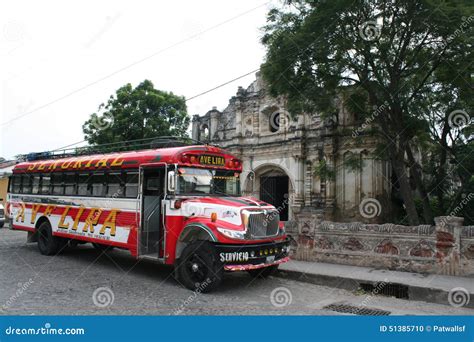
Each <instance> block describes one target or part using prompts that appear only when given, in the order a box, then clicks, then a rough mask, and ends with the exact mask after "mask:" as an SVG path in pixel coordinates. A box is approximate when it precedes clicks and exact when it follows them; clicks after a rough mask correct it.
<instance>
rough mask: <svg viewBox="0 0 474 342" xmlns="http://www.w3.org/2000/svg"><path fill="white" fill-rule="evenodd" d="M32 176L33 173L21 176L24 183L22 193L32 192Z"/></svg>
mask: <svg viewBox="0 0 474 342" xmlns="http://www.w3.org/2000/svg"><path fill="white" fill-rule="evenodd" d="M32 178H33V177H32V176H31V175H22V176H21V184H22V187H21V188H22V189H21V193H22V194H31V181H32Z"/></svg>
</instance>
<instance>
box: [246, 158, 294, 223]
mask: <svg viewBox="0 0 474 342" xmlns="http://www.w3.org/2000/svg"><path fill="white" fill-rule="evenodd" d="M247 172H248V173H247V175H246V177H245V181H244V184H243V187H242V192H243V195H244V196H250V197H256V198H259V199H260V200H262V201H264V202H267V203H270V204H272V205H274V206H275V208H277V209H278V211H279V213H280V220H281V221H288V220H289V219H291V218H292V212H291V198H292V196H291V194H292V193H293V189H294V184H293V179H291V177H289V176H288V174H287V173H286V172H285V170H283V169H282V168H281V167H280V166H279V165H277V164H273V163H272V164H264V165H260V166H257V167H256V168H255V169H254V170H253V171H247Z"/></svg>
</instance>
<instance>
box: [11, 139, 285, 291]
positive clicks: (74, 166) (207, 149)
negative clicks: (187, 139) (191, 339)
mask: <svg viewBox="0 0 474 342" xmlns="http://www.w3.org/2000/svg"><path fill="white" fill-rule="evenodd" d="M241 171H242V165H241V161H240V160H238V159H237V158H236V157H234V156H232V155H230V154H229V153H227V152H225V151H224V150H222V149H220V148H218V147H215V146H208V145H203V146H181V147H173V148H161V149H149V150H143V151H134V152H121V153H113V154H101V155H88V156H71V157H67V158H61V159H49V160H34V161H28V162H22V163H20V164H18V165H16V166H15V168H14V169H13V175H12V177H11V178H10V183H9V194H8V208H9V210H8V213H9V217H10V219H11V222H12V225H11V227H12V229H15V230H24V231H27V232H28V240H27V241H28V242H37V243H38V248H39V251H40V252H41V253H42V254H44V255H55V254H57V253H59V252H60V251H61V250H62V249H63V248H67V247H68V246H71V245H74V244H77V243H87V242H91V243H92V244H93V245H94V246H95V247H96V248H98V249H100V250H102V251H103V252H108V250H109V249H111V248H114V247H118V248H122V249H127V250H129V251H130V253H131V254H132V256H134V257H136V258H139V259H140V258H145V259H152V260H156V261H157V262H159V263H163V264H170V265H174V266H175V275H176V277H177V279H178V281H179V282H181V283H182V284H183V285H185V286H186V287H188V288H190V289H196V288H199V289H200V290H201V291H202V292H206V291H210V290H211V289H214V288H215V287H216V286H217V285H218V284H219V283H220V281H221V280H222V277H223V273H224V271H239V270H240V271H244V270H245V271H248V272H249V273H250V274H252V275H253V276H267V275H269V274H271V273H272V272H273V271H274V270H275V269H276V268H277V267H278V265H279V264H281V263H284V262H286V261H288V253H289V239H288V238H287V236H286V234H285V231H284V227H283V224H282V223H281V222H280V220H279V213H278V211H277V209H276V208H275V207H274V206H272V205H269V204H267V203H264V202H262V201H260V200H258V199H254V198H246V197H241V196H240V173H241Z"/></svg>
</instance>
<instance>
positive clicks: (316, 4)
mask: <svg viewBox="0 0 474 342" xmlns="http://www.w3.org/2000/svg"><path fill="white" fill-rule="evenodd" d="M472 13H473V6H472V2H471V3H469V2H464V1H456V0H447V1H434V0H395V1H388V0H373V1H364V0H356V1H353V0H332V1H327V0H306V1H305V0H299V1H286V2H285V3H284V6H283V7H282V8H280V9H272V10H271V11H270V12H269V14H268V21H267V22H268V23H267V25H266V26H265V27H264V31H265V34H264V36H263V38H262V42H263V43H264V44H265V45H266V47H267V55H266V62H265V63H264V64H263V65H262V72H263V76H264V77H265V79H266V80H267V81H268V83H269V84H270V91H271V93H272V94H274V95H281V94H283V95H286V96H287V98H288V106H289V110H290V112H291V113H292V114H293V115H298V113H301V112H303V111H318V112H320V113H322V114H323V115H328V116H332V115H333V114H334V113H335V111H337V107H336V104H335V102H334V101H333V99H334V98H336V97H337V96H340V95H341V94H343V93H345V92H344V91H343V89H347V90H349V93H350V94H352V95H350V96H346V97H345V99H346V101H347V102H348V103H345V105H346V106H347V107H348V108H351V107H357V108H358V114H359V116H360V118H361V119H363V118H364V116H365V115H368V109H369V108H381V110H380V112H379V113H378V115H376V117H375V118H374V123H375V124H376V126H377V127H378V135H380V136H381V137H382V139H383V145H384V147H385V149H384V150H385V154H386V155H387V158H388V160H390V162H391V165H392V169H393V171H394V174H395V176H396V178H397V182H396V183H397V187H398V191H399V194H400V197H401V198H402V200H403V204H404V207H405V210H406V214H407V218H408V222H409V223H410V224H418V223H419V221H420V220H419V215H418V211H417V207H416V196H414V195H415V194H418V195H419V197H420V198H419V199H420V200H421V201H422V203H423V205H422V208H423V217H424V220H425V221H431V220H432V210H431V209H432V208H431V205H430V197H429V196H430V192H429V190H428V189H427V188H426V186H427V185H426V182H425V181H423V177H422V171H423V170H422V168H421V166H420V165H418V163H417V161H416V159H415V157H414V154H413V151H412V149H413V146H414V145H418V144H420V143H422V142H423V141H425V140H426V139H428V140H430V137H429V128H428V125H429V122H428V121H427V115H426V113H430V112H431V108H430V106H431V105H432V104H433V100H436V99H433V98H431V100H428V97H429V96H432V95H433V94H432V93H433V91H434V90H436V89H440V87H451V88H457V90H456V92H460V89H469V87H470V85H469V84H468V83H466V82H464V83H463V84H461V82H460V81H459V80H457V78H458V77H459V76H463V77H467V80H471V77H472V60H473V55H472V35H470V34H469V30H470V29H471V27H472V25H471V24H472V23H473V22H474V18H473V17H472ZM470 15H471V16H470ZM460 56H462V58H463V60H464V63H459V66H461V65H463V66H464V67H465V68H467V69H468V70H465V69H464V70H462V69H458V70H456V73H453V74H450V75H448V74H444V75H442V73H441V72H440V71H441V70H447V69H448V66H449V65H450V63H452V62H453V60H456V61H460V60H461V58H460ZM471 91H472V89H471ZM453 102H454V101H453ZM466 110H467V108H466ZM446 115H447V114H446ZM430 142H433V141H432V140H430ZM438 145H439V144H438Z"/></svg>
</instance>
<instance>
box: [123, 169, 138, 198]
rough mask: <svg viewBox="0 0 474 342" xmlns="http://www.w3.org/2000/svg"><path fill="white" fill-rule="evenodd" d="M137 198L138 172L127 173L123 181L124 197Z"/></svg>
mask: <svg viewBox="0 0 474 342" xmlns="http://www.w3.org/2000/svg"><path fill="white" fill-rule="evenodd" d="M137 196H138V172H136V171H135V172H134V171H132V172H127V173H126V180H125V197H128V198H136V197H137Z"/></svg>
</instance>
